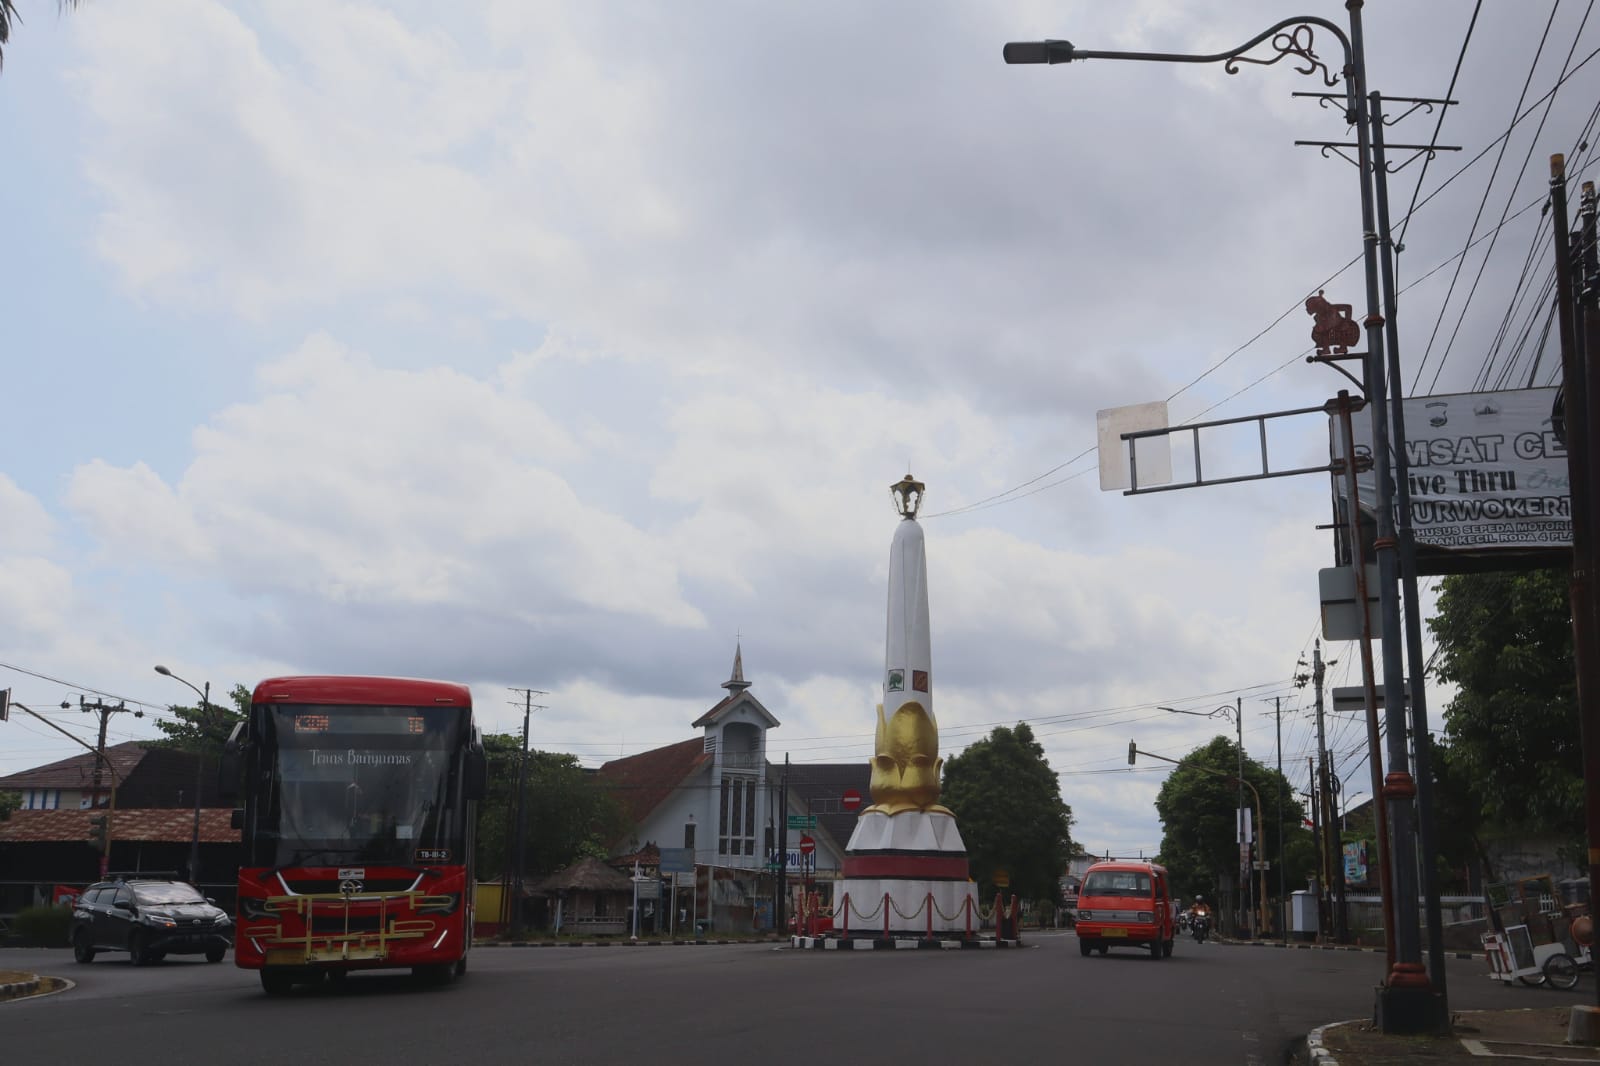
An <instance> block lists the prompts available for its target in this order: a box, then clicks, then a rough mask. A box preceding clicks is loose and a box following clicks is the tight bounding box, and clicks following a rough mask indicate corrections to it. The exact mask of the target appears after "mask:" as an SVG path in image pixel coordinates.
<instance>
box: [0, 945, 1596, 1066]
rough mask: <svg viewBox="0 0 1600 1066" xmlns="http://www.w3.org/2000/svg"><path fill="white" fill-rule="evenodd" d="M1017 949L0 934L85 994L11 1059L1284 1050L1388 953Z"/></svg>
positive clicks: (700, 1057)
mask: <svg viewBox="0 0 1600 1066" xmlns="http://www.w3.org/2000/svg"><path fill="white" fill-rule="evenodd" d="M1028 944H1029V946H1028V947H1025V948H1023V949H1022V950H1020V951H997V950H987V951H973V950H968V951H893V952H891V951H872V952H865V951H863V952H841V951H829V952H823V951H795V950H791V949H789V948H787V947H786V946H778V945H774V944H735V945H715V944H711V945H694V946H659V947H622V946H617V947H608V948H565V947H563V948H498V947H497V948H487V949H480V950H477V951H474V952H473V955H472V958H471V964H470V972H469V974H468V975H467V977H466V978H464V979H463V980H461V981H459V982H457V983H456V984H454V985H451V986H448V987H445V988H423V987H419V986H417V985H415V984H413V983H412V982H411V981H410V979H409V977H408V976H407V975H403V974H369V975H357V976H355V977H353V978H351V979H350V980H349V981H348V982H346V983H345V984H344V985H342V986H338V987H332V986H323V987H320V988H317V989H312V990H299V991H297V992H296V994H294V995H292V996H289V997H285V998H268V997H267V996H265V995H264V994H263V993H262V992H261V990H260V985H259V983H258V981H257V979H256V975H255V974H254V973H252V972H247V971H242V970H238V969H236V968H234V966H233V965H232V961H231V959H230V960H228V961H226V962H224V963H222V964H220V965H208V964H207V963H205V962H204V961H201V960H199V959H197V958H171V959H168V960H166V961H164V962H162V963H160V964H157V965H155V966H150V967H140V968H134V967H132V966H130V965H128V963H127V962H126V957H125V956H122V955H119V954H105V955H102V956H101V957H100V958H99V959H98V960H96V961H95V962H94V963H92V964H90V965H87V966H80V965H77V964H76V963H74V962H73V961H72V957H71V953H70V952H69V951H66V950H59V951H57V950H49V951H43V950H29V949H8V950H0V969H5V968H15V969H23V970H32V971H35V972H40V973H49V974H54V975H57V976H63V977H68V978H71V979H72V980H74V981H76V982H78V985H77V987H76V988H74V989H72V990H71V991H68V992H65V993H61V994H57V995H53V996H47V997H42V998H38V999H30V1000H17V1001H12V1002H8V1003H0V1058H3V1059H4V1061H5V1062H7V1063H18V1064H33V1063H39V1064H45V1063H48V1064H51V1066H71V1064H75V1063H94V1064H104V1063H106V1062H116V1063H118V1064H119V1066H145V1064H160V1066H172V1064H174V1063H177V1064H182V1063H190V1062H202V1061H204V1062H217V1061H220V1062H224V1063H238V1064H254V1063H263V1064H266V1063H271V1064H273V1066H281V1064H282V1063H285V1062H293V1063H295V1064H297V1066H300V1064H312V1063H336V1064H339V1066H355V1064H361V1063H382V1064H384V1066H394V1064H395V1063H465V1062H473V1063H501V1062H518V1063H528V1062H536V1063H619V1064H623V1063H625V1064H628V1066H638V1064H640V1063H645V1062H648V1063H650V1064H651V1066H678V1064H693V1066H708V1064H711V1066H721V1064H723V1063H744V1062H749V1063H753V1064H757V1066H766V1064H785V1063H805V1064H808V1066H815V1064H817V1063H846V1064H848V1063H872V1064H874V1066H897V1064H909V1063H918V1064H937V1063H956V1062H959V1063H969V1064H971V1063H997V1062H1007V1061H1009V1062H1060V1061H1076V1062H1092V1063H1097V1064H1098V1063H1147V1062H1151V1063H1160V1062H1168V1063H1175V1064H1184V1066H1189V1064H1200V1066H1207V1064H1217V1066H1224V1064H1226V1066H1239V1064H1247V1066H1248V1064H1269V1063H1270V1064H1277V1063H1282V1062H1284V1061H1285V1059H1286V1057H1287V1055H1288V1052H1289V1049H1290V1047H1291V1045H1292V1043H1293V1041H1294V1040H1295V1039H1296V1038H1298V1037H1302V1036H1304V1035H1305V1033H1306V1032H1307V1031H1308V1030H1310V1029H1311V1028H1313V1027H1314V1026H1317V1025H1320V1024H1323V1023H1325V1022H1329V1021H1336V1020H1344V1019H1348V1018H1360V1017H1366V1016H1370V1014H1371V1010H1372V1001H1373V993H1372V987H1373V985H1374V984H1375V982H1376V981H1377V980H1378V978H1379V976H1380V972H1381V969H1382V963H1383V956H1382V955H1381V954H1373V953H1370V952H1351V951H1336V952H1334V951H1317V950H1311V951H1308V950H1284V949H1281V948H1270V947H1252V946H1243V945H1230V944H1219V943H1207V944H1204V945H1196V944H1194V943H1192V942H1190V941H1183V942H1181V943H1179V945H1178V948H1177V951H1176V952H1175V953H1174V955H1173V957H1172V958H1170V959H1163V960H1159V961H1156V960H1152V959H1150V958H1148V957H1147V956H1146V955H1145V954H1144V953H1142V952H1134V951H1113V952H1112V953H1111V954H1110V955H1107V956H1105V957H1100V956H1098V955H1094V956H1090V957H1088V958H1084V957H1081V956H1080V955H1079V954H1078V945H1077V940H1076V938H1075V937H1073V936H1071V935H1070V934H1062V933H1045V934H1034V935H1032V936H1030V937H1029V939H1028ZM1449 965H1450V969H1449V971H1448V975H1449V979H1450V982H1451V986H1450V1000H1451V1007H1452V1009H1454V1010H1464V1009H1482V1008H1494V1007H1531V1006H1549V1005H1553V1004H1556V1003H1564V1002H1581V1001H1583V1000H1584V998H1585V997H1586V998H1587V999H1589V1000H1592V999H1593V998H1594V997H1593V992H1594V989H1593V986H1592V985H1590V984H1589V982H1590V981H1591V980H1592V978H1590V977H1587V976H1586V977H1585V978H1584V986H1586V987H1584V986H1580V988H1579V989H1577V990H1575V991H1573V992H1569V993H1556V992H1551V991H1548V990H1545V989H1529V988H1522V987H1506V986H1503V985H1501V984H1499V983H1498V982H1494V981H1490V980H1489V979H1487V978H1486V977H1485V976H1484V974H1485V973H1486V972H1487V971H1486V967H1485V965H1484V963H1483V962H1482V961H1479V960H1473V961H1456V960H1453V961H1452V962H1451V963H1450V964H1449Z"/></svg>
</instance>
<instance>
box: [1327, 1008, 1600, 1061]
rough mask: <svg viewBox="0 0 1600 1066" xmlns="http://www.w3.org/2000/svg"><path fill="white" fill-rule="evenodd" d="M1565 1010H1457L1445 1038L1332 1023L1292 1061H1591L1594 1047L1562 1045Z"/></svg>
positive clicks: (1597, 1055) (1598, 1053)
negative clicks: (1450, 1028)
mask: <svg viewBox="0 0 1600 1066" xmlns="http://www.w3.org/2000/svg"><path fill="white" fill-rule="evenodd" d="M1570 1010H1571V1007H1570V1006H1567V1007H1534V1008H1529V1009H1524V1010H1486V1011H1459V1012H1457V1013H1455V1014H1454V1015H1453V1017H1454V1021H1455V1025H1454V1032H1453V1033H1452V1034H1451V1035H1450V1036H1448V1037H1433V1036H1388V1035H1385V1034H1384V1033H1381V1032H1379V1031H1377V1030H1375V1029H1374V1028H1373V1027H1372V1022H1371V1020H1370V1019H1363V1020H1361V1021H1350V1022H1336V1023H1333V1024H1331V1025H1325V1026H1323V1027H1322V1028H1320V1029H1317V1030H1314V1031H1313V1032H1312V1033H1311V1034H1310V1035H1309V1036H1308V1037H1307V1038H1306V1054H1305V1055H1303V1056H1297V1059H1298V1061H1301V1062H1307V1063H1310V1064H1311V1066H1399V1064H1401V1063H1409V1062H1426V1063H1463V1064H1465V1063H1473V1064H1478V1066H1481V1064H1482V1063H1483V1060H1484V1058H1485V1057H1489V1056H1493V1057H1495V1058H1499V1059H1501V1060H1502V1061H1503V1060H1505V1059H1510V1060H1511V1061H1513V1062H1518V1061H1520V1062H1529V1061H1534V1062H1595V1063H1600V1048H1594V1047H1578V1046H1574V1045H1571V1044H1568V1043H1567V1042H1566V1040H1567V1016H1568V1014H1569V1012H1570Z"/></svg>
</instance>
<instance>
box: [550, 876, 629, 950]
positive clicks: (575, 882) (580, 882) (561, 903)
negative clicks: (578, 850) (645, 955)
mask: <svg viewBox="0 0 1600 1066" xmlns="http://www.w3.org/2000/svg"><path fill="white" fill-rule="evenodd" d="M535 889H536V891H539V892H545V893H548V894H549V895H552V896H554V897H555V898H556V918H555V931H556V932H557V933H560V932H561V931H562V930H563V929H564V928H565V929H568V930H570V931H571V932H573V933H578V934H583V933H592V934H595V935H602V934H621V933H626V932H627V931H628V908H629V907H631V906H632V905H633V881H632V880H631V879H630V878H629V877H627V876H626V875H625V874H620V873H618V872H617V871H616V870H613V869H612V868H611V867H609V866H607V865H606V864H605V861H604V860H602V859H596V858H586V859H579V860H578V861H577V862H575V863H573V864H572V865H571V866H568V867H566V868H565V869H562V870H557V871H556V872H555V873H553V874H551V875H550V876H549V877H546V878H545V879H544V880H542V881H540V882H539V883H538V885H537V886H535Z"/></svg>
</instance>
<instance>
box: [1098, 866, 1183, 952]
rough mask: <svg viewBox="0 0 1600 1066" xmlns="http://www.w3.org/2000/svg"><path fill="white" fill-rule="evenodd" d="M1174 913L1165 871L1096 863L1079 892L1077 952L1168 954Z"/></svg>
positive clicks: (1173, 935)
mask: <svg viewBox="0 0 1600 1066" xmlns="http://www.w3.org/2000/svg"><path fill="white" fill-rule="evenodd" d="M1177 917H1178V912H1177V911H1176V910H1175V909H1174V908H1173V905H1172V892H1171V889H1170V886H1169V884H1168V881H1167V869H1166V867H1164V866H1158V865H1156V864H1155V863H1153V862H1126V861H1110V862H1097V863H1095V864H1094V865H1093V866H1091V867H1089V870H1088V872H1087V873H1085V874H1084V875H1083V885H1082V887H1081V888H1079V889H1078V924H1077V927H1078V953H1079V954H1081V955H1087V954H1089V952H1091V951H1099V952H1100V954H1102V955H1104V954H1105V953H1106V952H1107V951H1108V950H1110V949H1111V948H1114V947H1128V948H1134V947H1137V948H1145V949H1147V950H1148V951H1149V952H1150V957H1151V958H1152V959H1160V958H1165V957H1166V956H1168V955H1171V954H1172V942H1173V940H1174V938H1175V937H1176V933H1175V931H1174V930H1175V928H1176V923H1177Z"/></svg>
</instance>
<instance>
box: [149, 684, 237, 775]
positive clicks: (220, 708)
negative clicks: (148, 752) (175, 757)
mask: <svg viewBox="0 0 1600 1066" xmlns="http://www.w3.org/2000/svg"><path fill="white" fill-rule="evenodd" d="M209 703H210V707H209V708H207V709H205V710H202V709H201V708H200V707H199V706H198V705H195V706H192V707H185V706H180V705H173V706H172V707H170V708H169V710H170V712H171V714H172V716H173V717H172V719H171V720H169V719H166V718H158V719H156V728H157V729H159V730H161V732H162V734H163V735H162V736H161V738H160V739H158V740H153V741H150V746H151V747H154V748H176V749H177V750H179V751H188V752H198V753H199V754H201V755H203V756H205V757H206V758H207V759H215V758H216V757H217V756H218V755H220V754H222V749H223V747H224V746H225V745H226V744H227V742H228V735H229V734H230V733H232V732H233V727H234V726H235V725H236V724H238V723H239V722H242V721H244V720H245V717H246V716H247V715H248V714H249V713H250V690H249V689H247V688H245V687H244V686H243V685H235V686H233V688H232V690H231V691H229V693H228V696H227V698H226V699H225V700H220V701H219V700H210V701H209Z"/></svg>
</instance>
